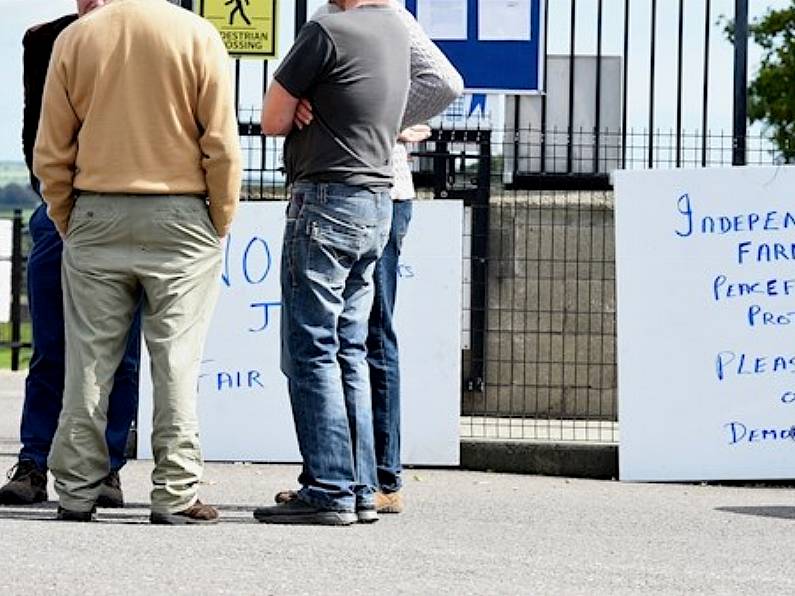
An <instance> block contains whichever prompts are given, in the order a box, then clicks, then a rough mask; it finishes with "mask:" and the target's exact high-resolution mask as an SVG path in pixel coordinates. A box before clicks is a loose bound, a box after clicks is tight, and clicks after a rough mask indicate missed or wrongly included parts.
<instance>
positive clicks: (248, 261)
mask: <svg viewBox="0 0 795 596" xmlns="http://www.w3.org/2000/svg"><path fill="white" fill-rule="evenodd" d="M255 247H260V249H261V255H260V258H261V262H259V263H257V262H256V251H255V252H254V256H252V250H253V249H254V248H255ZM252 261H253V262H254V263H255V264H252ZM272 264H273V260H272V259H271V251H270V248H269V247H268V243H267V242H266V241H265V240H263V239H262V238H259V237H257V236H255V237H254V238H252V239H251V240H249V242H248V245H247V246H246V250H244V251H243V275H244V276H245V278H246V281H247V282H248V283H250V284H251V285H257V284H261V283H262V282H263V281H265V279H266V278H267V277H268V273H270V270H271V266H272ZM255 266H259V268H260V271H259V277H256V278H254V277H252V276H251V273H252V269H253V268H254V267H255Z"/></svg>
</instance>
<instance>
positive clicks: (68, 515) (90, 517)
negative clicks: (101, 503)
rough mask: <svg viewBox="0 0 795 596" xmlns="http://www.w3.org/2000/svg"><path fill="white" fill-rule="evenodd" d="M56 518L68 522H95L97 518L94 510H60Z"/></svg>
mask: <svg viewBox="0 0 795 596" xmlns="http://www.w3.org/2000/svg"><path fill="white" fill-rule="evenodd" d="M56 519H57V520H58V521H66V522H93V521H95V520H96V513H95V512H94V511H59V512H58V514H57V516H56Z"/></svg>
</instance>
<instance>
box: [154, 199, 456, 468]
mask: <svg viewBox="0 0 795 596" xmlns="http://www.w3.org/2000/svg"><path fill="white" fill-rule="evenodd" d="M284 211H285V203H283V202H267V203H243V204H241V206H240V212H239V214H238V216H237V218H236V220H235V224H234V226H233V229H232V232H231V234H230V235H229V237H228V239H227V241H226V245H225V259H224V267H223V273H222V279H221V280H220V283H221V293H220V297H219V300H218V304H217V306H216V309H215V315H214V318H213V321H212V323H211V326H210V332H209V334H208V338H207V344H206V346H205V351H204V358H203V363H202V370H201V376H200V378H199V382H198V391H199V397H198V409H199V418H200V425H201V426H200V428H201V443H202V451H203V454H204V456H205V459H207V460H216V461H229V460H232V461H270V462H297V461H300V455H299V453H298V446H297V442H296V439H295V431H294V427H293V420H292V413H291V411H290V401H289V397H288V394H287V387H286V381H285V378H284V376H283V374H282V373H281V371H280V369H279V317H280V289H279V287H280V286H279V265H280V260H281V239H282V231H283V227H284ZM462 213H463V209H462V205H461V203H459V202H457V201H438V202H417V203H415V204H414V215H413V217H412V221H411V225H410V227H409V233H408V236H407V237H406V239H405V244H404V247H403V254H402V255H401V263H400V280H399V283H398V299H397V313H396V319H397V325H396V326H397V333H398V338H399V343H400V359H401V382H402V406H403V412H402V420H403V424H402V439H403V440H402V458H403V461H404V462H405V463H409V464H425V465H457V464H458V461H459V419H460V401H461V369H460V366H461V343H460V342H461V293H462V291H461V288H462V279H461V276H462V267H461V254H462V242H463V241H462V236H463V234H462V221H463V214H462ZM142 351H143V352H145V350H142ZM141 369H142V376H141V398H140V410H139V433H138V454H139V457H144V458H151V446H150V444H149V438H150V435H151V430H152V393H151V391H152V390H151V379H150V377H149V374H148V371H149V361H148V355H146V354H145V353H144V355H143V358H142V362H141Z"/></svg>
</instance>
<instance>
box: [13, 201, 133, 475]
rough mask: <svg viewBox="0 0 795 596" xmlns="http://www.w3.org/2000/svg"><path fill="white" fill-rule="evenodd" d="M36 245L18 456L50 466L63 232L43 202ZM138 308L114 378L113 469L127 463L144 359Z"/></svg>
mask: <svg viewBox="0 0 795 596" xmlns="http://www.w3.org/2000/svg"><path fill="white" fill-rule="evenodd" d="M29 227H30V235H31V238H32V240H33V247H32V249H31V251H30V256H29V258H28V304H29V306H30V318H31V325H32V328H33V356H32V357H31V360H30V368H29V370H28V377H27V380H26V381H25V402H24V404H23V406H22V423H21V425H20V438H21V440H22V450H21V451H20V453H19V458H20V459H30V460H33V461H34V462H35V464H36V466H37V467H38V468H39V469H41V470H46V469H47V456H48V454H49V452H50V445H51V444H52V439H53V437H54V436H55V429H56V428H57V427H58V417H59V416H60V414H61V404H62V400H63V388H64V355H65V345H66V344H65V339H64V318H63V294H62V291H61V252H62V251H63V243H62V242H61V236H60V235H59V234H58V231H57V230H56V229H55V226H54V225H53V223H52V221H51V220H50V218H49V217H47V210H46V207H45V206H44V205H43V204H42V205H40V206H39V207H38V208H37V209H36V210H35V211H34V212H33V215H32V216H31V218H30V224H29ZM140 327H141V316H140V310H139V311H138V313H137V314H136V317H135V319H134V320H133V325H132V327H131V329H130V335H129V338H128V341H127V351H126V353H125V355H124V358H123V359H122V362H121V364H120V365H119V368H118V369H117V371H116V376H115V378H114V383H113V390H112V392H111V394H110V404H109V408H108V425H107V429H106V432H105V439H106V440H107V442H108V450H109V452H110V468H111V470H114V471H115V470H118V469H119V468H121V467H122V466H123V465H124V463H125V457H124V453H125V449H126V446H127V436H128V435H129V433H130V424H131V423H132V421H133V419H134V418H135V413H136V411H137V410H138V368H139V360H140V349H141V341H140V335H141V332H140Z"/></svg>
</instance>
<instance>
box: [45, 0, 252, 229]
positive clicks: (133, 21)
mask: <svg viewBox="0 0 795 596" xmlns="http://www.w3.org/2000/svg"><path fill="white" fill-rule="evenodd" d="M33 169H34V172H35V174H36V176H37V177H38V178H39V179H40V180H41V183H42V194H43V196H44V200H45V201H46V202H47V204H48V213H49V215H50V217H51V218H52V220H53V221H54V222H55V225H56V226H57V228H58V230H59V231H60V232H61V233H65V232H66V230H67V226H68V222H69V216H70V214H71V211H72V207H73V205H74V201H75V193H76V191H79V190H82V191H91V192H100V193H130V194H199V195H206V196H207V197H208V201H209V207H210V216H211V217H212V220H213V223H214V225H215V228H216V231H217V232H218V234H219V235H221V236H223V235H225V234H226V232H227V231H228V229H229V226H230V224H231V221H232V217H233V215H234V212H235V209H236V207H237V203H238V199H239V194H240V145H239V140H238V131H237V119H236V116H235V110H234V101H233V89H232V84H231V81H230V76H229V59H228V56H227V52H226V49H225V47H224V44H223V42H222V41H221V38H220V36H219V34H218V33H217V31H216V30H215V29H214V28H213V26H212V25H211V24H210V23H208V22H207V21H205V20H203V19H201V18H200V17H198V16H197V15H194V14H192V13H190V12H188V11H187V10H183V9H181V8H179V7H177V6H173V5H172V4H170V3H168V2H166V1H165V0H112V2H110V3H109V4H107V5H106V6H105V7H103V8H99V9H96V10H94V11H92V12H91V13H89V14H88V15H86V16H84V17H82V18H80V19H78V20H77V21H76V22H75V23H73V24H72V25H70V26H69V27H68V28H67V29H65V30H64V31H63V33H61V35H60V36H59V37H58V39H57V41H56V43H55V47H54V49H53V55H52V59H51V61H50V67H49V71H48V73H47V82H46V84H45V88H44V100H43V107H42V116H41V121H40V124H39V132H38V136H37V138H36V146H35V151H34V159H33Z"/></svg>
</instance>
